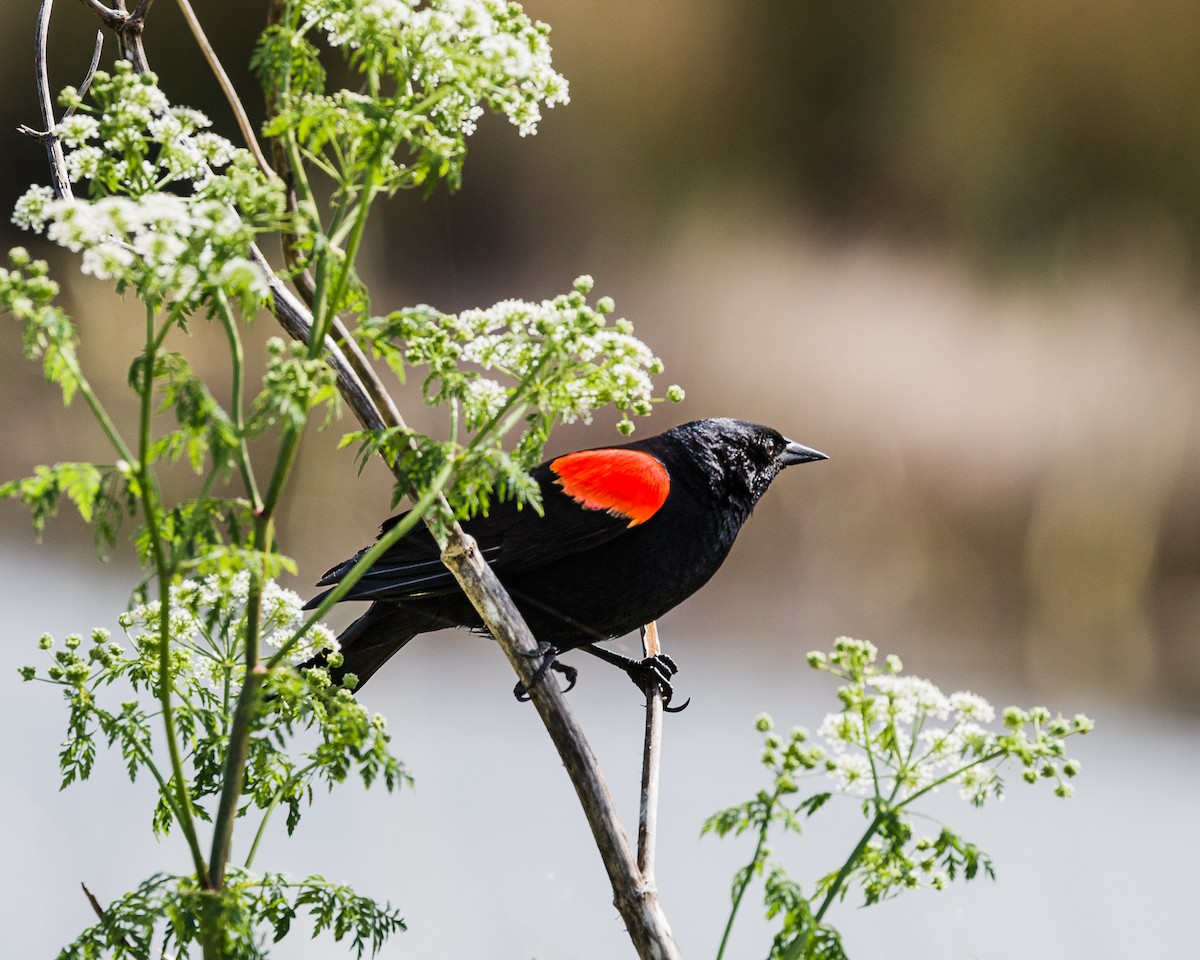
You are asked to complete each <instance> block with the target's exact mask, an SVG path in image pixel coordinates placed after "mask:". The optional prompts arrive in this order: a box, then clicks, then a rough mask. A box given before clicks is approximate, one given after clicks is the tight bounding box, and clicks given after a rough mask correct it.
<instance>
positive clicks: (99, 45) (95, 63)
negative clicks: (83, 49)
mask: <svg viewBox="0 0 1200 960" xmlns="http://www.w3.org/2000/svg"><path fill="white" fill-rule="evenodd" d="M103 52H104V31H103V30H97V31H96V45H95V47H93V48H92V62H91V63H90V64H88V68H87V73H85V74H84V75H83V83H81V84H80V85H79V98H80V99H81V100H82V99H83V98H84V97H86V96H87V92H88V91H89V90H90V89H92V81H93V80H95V79H96V71H97V70H98V69H99V68H100V54H102V53H103ZM74 114H75V104H71V106H69V107H67V110H66V113H64V114H63V119H64V120H66V119H67V117H70V116H74Z"/></svg>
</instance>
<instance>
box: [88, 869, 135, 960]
mask: <svg viewBox="0 0 1200 960" xmlns="http://www.w3.org/2000/svg"><path fill="white" fill-rule="evenodd" d="M79 885H80V886H81V887H82V888H83V895H84V896H85V897H87V901H88V903H90V904H91V905H92V912H93V913H95V914H96V917H97V919H98V920H99V921H100V922H101V923H104V908H103V907H102V906H100V901H99V900H97V899H96V896H95V894H93V893H92V891H91V890H89V889H88V888H87V884H86V883H80V884H79ZM121 945H122V946H123V947H124V948H125V950H126V951H127V952H129V953H131V954H133V956H135V957H137V958H138V960H148V958H147V957H146V956H145V955H144V954H141V953H138V952H137V951H136V950H134V949H133V944H131V943H130V942H129V939H128V938H127V937H121Z"/></svg>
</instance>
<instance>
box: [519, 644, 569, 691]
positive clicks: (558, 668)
mask: <svg viewBox="0 0 1200 960" xmlns="http://www.w3.org/2000/svg"><path fill="white" fill-rule="evenodd" d="M522 656H525V657H541V658H542V662H541V663H540V664H538V668H537V670H536V671H535V673H534V674H533V678H532V679H531V680H530V681H529V685H528V686H526V685H525V684H523V683H518V684H517V685H516V686H515V687H513V696H514V697H516V698H517V699H518V700H520V701H521V702H522V703H524V702H525V701H526V700H528V699H529V691H530V690H532V689H533V688H534V687H536V686H537V685H538V684H539V683H541V682H542V678H543V677H545V676H546V673H547V672H548V671H550V670H553V671H554V672H555V673H561V674H562V675H563V676H564V677H566V679H567V685H566V687H564V688H563V693H566V692H567V691H568V690H571V689H572V688H573V687H574V686H575V681H576V680H578V679H579V671H578V670H576V669H575V668H574V667H572V666H570V665H568V664H565V663H559V662H558V659H557V658H558V647H556V646H554V644H552V643H545V642H539V643H538V648H537V649H536V650H530V651H529V652H528V653H524V652H522Z"/></svg>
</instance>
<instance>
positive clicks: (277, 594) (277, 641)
mask: <svg viewBox="0 0 1200 960" xmlns="http://www.w3.org/2000/svg"><path fill="white" fill-rule="evenodd" d="M249 591H250V575H249V573H247V572H245V571H242V572H241V573H238V574H236V575H234V576H233V577H229V576H219V575H214V576H209V577H204V578H202V579H200V580H184V581H182V582H180V583H178V584H173V585H172V586H171V588H170V592H169V596H170V605H171V610H170V615H169V616H170V619H169V627H168V632H169V634H170V640H171V642H172V643H173V644H178V645H179V646H180V647H181V648H183V651H186V652H181V653H180V654H179V655H180V656H181V657H183V658H185V659H190V656H191V655H192V654H198V655H200V656H201V657H202V658H204V661H205V665H206V666H207V667H208V670H209V673H210V674H211V676H212V678H213V679H214V680H218V679H220V678H221V677H223V676H224V673H225V671H227V670H228V669H229V667H230V666H231V664H234V663H237V662H239V661H240V659H241V643H242V642H243V640H244V637H245V631H246V602H247V599H248V596H249ZM303 603H304V602H303V600H302V599H301V598H300V596H299V595H298V594H297V593H295V592H294V591H292V590H287V589H285V588H283V587H281V586H279V584H277V583H276V582H275V581H274V580H268V581H267V582H266V583H265V584H264V586H263V592H262V605H261V611H262V614H261V615H262V619H261V622H260V626H259V634H260V636H261V637H262V639H263V642H264V643H265V644H267V645H268V646H272V647H275V648H280V647H282V646H283V645H284V644H285V643H287V642H288V641H289V640H290V639H291V638H292V636H293V635H294V634H295V633H296V631H297V630H298V629H299V628H300V627H301V626H302V625H303V623H304V621H305V615H304V612H303V610H302V609H301V608H302V606H303ZM161 613H162V604H161V601H159V600H151V601H148V602H147V603H143V604H139V605H137V606H136V607H133V608H132V609H131V610H128V611H126V612H125V613H123V614H121V616H120V617H119V618H118V623H119V624H120V625H121V627H122V628H123V629H124V630H125V632H126V634H127V635H128V636H129V637H130V638H131V639H132V640H133V641H134V643H135V644H137V645H138V646H139V647H144V646H147V645H157V644H158V642H159V637H158V631H159V626H160V617H161ZM326 649H328V650H334V651H336V650H337V639H336V637H335V635H334V633H333V631H332V630H330V629H329V627H327V626H325V625H324V624H321V623H318V624H314V625H313V626H312V627H311V628H310V629H309V630H308V632H307V633H305V635H304V636H303V637H302V638H301V640H300V642H299V643H297V644H296V645H295V646H294V647H292V648H291V649H290V650H289V651H288V657H289V659H290V660H291V661H292V662H294V663H302V662H303V661H305V660H307V659H308V658H309V657H311V656H312V655H313V654H315V653H316V652H318V651H320V650H326Z"/></svg>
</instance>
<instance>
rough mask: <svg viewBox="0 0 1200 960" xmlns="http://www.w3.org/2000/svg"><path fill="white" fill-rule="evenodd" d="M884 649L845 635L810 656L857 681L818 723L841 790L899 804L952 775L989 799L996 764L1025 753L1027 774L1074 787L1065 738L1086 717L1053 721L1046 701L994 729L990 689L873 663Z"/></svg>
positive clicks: (893, 661) (1008, 714)
mask: <svg viewBox="0 0 1200 960" xmlns="http://www.w3.org/2000/svg"><path fill="white" fill-rule="evenodd" d="M876 656H877V651H876V649H875V647H874V646H873V645H872V644H870V643H867V642H865V641H861V640H852V639H850V638H848V637H840V638H838V640H837V642H836V644H835V647H834V652H833V653H832V654H830V655H826V654H823V653H813V654H810V655H809V663H810V664H812V665H813V666H814V667H817V668H819V669H824V670H828V671H829V672H831V673H833V674H835V675H836V676H840V677H842V678H844V679H847V680H849V681H850V683H849V684H848V685H847V686H843V687H841V688H840V689H839V691H838V696H839V698H840V699H841V701H842V704H843V709H842V710H840V711H838V712H836V713H830V714H828V715H827V716H826V717H825V719H824V721H823V722H822V723H821V726H820V728H819V729H818V731H817V733H818V736H819V737H820V738H822V739H823V740H824V742H825V743H826V745H827V747H828V749H829V756H828V757H827V759H826V768H827V770H828V772H829V774H830V775H831V776H832V777H833V778H834V780H835V781H836V782H837V784H838V786H839V788H840V789H842V790H844V791H846V792H851V793H858V794H864V795H865V794H873V795H877V796H879V797H881V798H884V799H886V800H887V802H888V803H890V804H893V805H896V804H902V803H904V802H905V800H906V799H908V798H909V797H912V796H913V795H914V794H917V793H922V792H925V791H927V790H929V789H931V788H932V789H936V786H937V785H938V784H941V783H947V782H949V783H955V784H957V785H958V788H959V793H960V795H961V796H962V797H963V799H965V800H968V801H970V802H971V803H973V804H975V805H981V804H983V803H984V802H985V801H986V800H987V799H988V798H989V797H992V796H996V797H1000V796H1001V791H1002V784H1001V782H1000V780H999V778H998V776H997V772H996V768H997V766H998V765H999V764H1000V763H1001V762H1002V761H1003V760H1005V759H1017V760H1019V761H1021V763H1022V764H1023V765H1024V767H1025V779H1027V780H1031V779H1032V780H1036V779H1037V778H1038V777H1051V778H1055V779H1057V780H1058V781H1059V783H1058V787H1057V788H1056V792H1057V793H1059V795H1060V796H1068V795H1069V794H1070V792H1071V789H1070V786H1069V784H1066V783H1065V782H1063V780H1062V777H1063V776H1067V777H1071V776H1074V775H1075V773H1076V772H1077V770H1078V763H1077V762H1075V761H1072V760H1066V759H1064V757H1063V746H1062V740H1063V738H1064V737H1065V736H1067V735H1068V734H1070V733H1086V732H1088V731H1089V730H1090V729H1091V721H1090V720H1088V719H1087V718H1086V717H1084V716H1082V715H1080V716H1077V717H1076V718H1075V719H1074V720H1073V721H1066V720H1063V719H1062V718H1058V719H1056V720H1052V719H1051V718H1050V714H1049V712H1048V711H1047V710H1045V708H1042V707H1038V708H1035V709H1033V710H1031V711H1023V710H1019V709H1017V708H1014V707H1010V708H1009V709H1008V710H1006V711H1005V717H1004V723H1005V727H1006V728H1007V729H1006V730H1001V731H994V730H989V729H987V727H986V726H985V725H986V724H990V723H992V722H993V721H994V720H995V719H996V711H995V710H994V709H993V707H992V705H991V704H989V703H988V702H987V701H986V700H985V699H983V698H982V697H980V696H978V695H976V694H974V693H969V692H959V693H953V694H950V695H949V696H947V695H946V694H944V693H943V692H942V691H941V690H940V689H938V687H937V686H935V685H934V684H933V683H931V682H929V681H928V680H925V679H922V678H921V677H912V676H900V675H898V672H899V670H900V669H901V664H900V661H899V660H898V659H897V658H895V657H888V658H887V660H886V662H885V666H884V667H883V668H882V669H881V668H878V667H876V666H874V663H875V660H876ZM1027 725H1031V726H1032V728H1033V729H1032V732H1031V733H1027V732H1026V730H1025V728H1026V726H1027Z"/></svg>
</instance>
